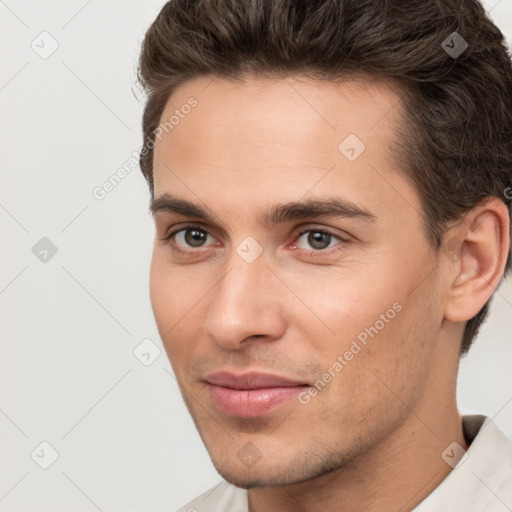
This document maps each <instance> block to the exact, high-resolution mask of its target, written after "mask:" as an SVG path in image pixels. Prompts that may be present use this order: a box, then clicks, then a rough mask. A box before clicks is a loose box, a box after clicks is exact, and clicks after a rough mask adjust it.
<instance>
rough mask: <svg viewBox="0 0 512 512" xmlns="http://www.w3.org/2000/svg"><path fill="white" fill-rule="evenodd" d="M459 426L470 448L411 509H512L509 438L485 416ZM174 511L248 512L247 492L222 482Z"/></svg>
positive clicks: (432, 511)
mask: <svg viewBox="0 0 512 512" xmlns="http://www.w3.org/2000/svg"><path fill="white" fill-rule="evenodd" d="M482 423H483V424H482ZM463 428H464V435H465V438H466V441H467V442H468V443H470V446H469V449H468V451H467V452H466V454H465V455H464V457H462V458H461V459H460V460H459V462H458V464H457V465H456V466H455V468H454V469H453V470H452V471H451V472H450V473H449V474H448V476H447V477H446V478H445V479H444V480H443V481H442V482H441V484H440V485H438V486H437V487H436V488H435V489H434V490H433V491H432V493H431V494H430V495H429V496H427V497H426V498H425V499H424V500H423V501H422V502H421V503H420V504H419V505H418V506H417V507H416V508H414V510H413V511H412V512H445V511H450V512H511V511H512V442H511V441H510V440H509V439H508V438H507V437H506V436H505V435H504V434H503V433H502V432H501V431H500V430H499V429H498V427H496V425H495V424H494V423H493V422H492V421H491V420H490V419H489V418H485V417H484V416H465V417H464V418H463ZM448 454H449V455H450V454H453V452H451V451H449V452H448ZM440 456H441V454H440ZM177 512H249V505H248V500H247V490H245V489H240V488H238V487H235V486H233V485H231V484H229V483H227V482H226V481H224V480H223V481H221V482H220V484H218V485H217V486H216V487H213V488H212V489H210V490H208V491H206V492H205V493H203V494H201V496H199V497H197V498H196V499H195V500H193V501H191V502H190V503H188V504H187V505H185V506H184V507H182V508H180V509H179V510H178V511H177Z"/></svg>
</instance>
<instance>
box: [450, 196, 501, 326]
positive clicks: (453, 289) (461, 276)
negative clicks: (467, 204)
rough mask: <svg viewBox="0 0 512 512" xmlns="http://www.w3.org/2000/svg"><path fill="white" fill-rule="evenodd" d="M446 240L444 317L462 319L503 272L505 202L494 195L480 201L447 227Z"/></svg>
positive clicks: (475, 308) (473, 312) (491, 289)
mask: <svg viewBox="0 0 512 512" xmlns="http://www.w3.org/2000/svg"><path fill="white" fill-rule="evenodd" d="M446 240H447V241H446V245H447V246H448V245H449V246H451V248H450V252H449V253H447V254H450V255H451V257H449V258H448V259H449V260H450V263H449V264H448V267H449V269H450V270H449V272H448V274H447V279H448V286H449V290H448V295H447V301H446V308H445V318H446V319H447V320H449V321H451V322H465V321H467V320H470V319H471V318H473V317H474V316H475V315H476V314H477V313H478V312H479V311H480V309H481V308H482V307H483V306H484V305H485V303H486V302H487V301H488V300H489V299H490V297H491V296H492V294H493V292H494V290H495V289H496V287H497V286H498V284H499V282H500V279H501V277H502V275H503V271H504V269H505V263H506V261H507V256H508V253H509V250H510V217H509V212H508V209H507V207H506V205H505V204H504V203H503V202H502V201H501V200H500V199H498V198H496V197H493V198H490V199H488V200H487V201H485V202H483V203H480V204H479V205H477V206H476V207H475V208H473V209H472V210H471V211H470V212H468V213H467V214H466V216H465V218H464V222H462V223H460V224H459V225H457V227H456V228H454V229H453V230H450V233H449V235H448V237H447V239H446ZM454 274H455V275H454Z"/></svg>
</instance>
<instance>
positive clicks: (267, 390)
mask: <svg viewBox="0 0 512 512" xmlns="http://www.w3.org/2000/svg"><path fill="white" fill-rule="evenodd" d="M204 380H205V382H206V384H207V386H208V391H209V394H210V398H211V400H212V401H213V403H214V405H215V406H216V407H217V408H218V409H219V410H220V411H221V412H223V413H224V414H227V415H228V416H236V417H239V418H256V417H258V416H263V415H265V414H269V413H270V412H272V411H274V410H275V409H277V408H278V407H280V406H283V405H284V404H286V403H288V402H289V401H290V400H293V399H294V398H296V397H297V395H299V394H300V393H301V392H302V391H304V389H306V388H308V387H309V384H307V383H305V382H303V381H297V380H294V379H289V378H287V377H282V376H279V375H271V374H267V373H257V372H249V373H244V374H241V375H236V374H234V373H230V372H217V373H211V374H208V375H207V376H206V377H205V379H204Z"/></svg>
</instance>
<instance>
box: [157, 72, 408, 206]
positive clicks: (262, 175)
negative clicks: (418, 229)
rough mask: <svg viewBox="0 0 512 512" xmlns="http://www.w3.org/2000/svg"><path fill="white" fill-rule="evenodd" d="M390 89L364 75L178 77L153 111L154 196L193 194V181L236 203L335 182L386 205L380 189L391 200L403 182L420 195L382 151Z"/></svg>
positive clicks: (288, 195) (359, 197) (390, 130)
mask: <svg viewBox="0 0 512 512" xmlns="http://www.w3.org/2000/svg"><path fill="white" fill-rule="evenodd" d="M395 91H396V89H393V86H392V84H390V83H385V82H383V81H379V80H375V79H371V78H367V77H358V78H357V79H347V80H345V81H343V82H340V83H333V82H327V81H315V80H308V79H304V78H300V77H294V78H283V79H275V80H269V79H246V80H245V81H243V82H235V81H231V80H226V79H222V78H219V77H201V78H197V79H194V80H190V81H188V82H185V83H184V84H182V85H181V86H180V87H178V88H177V89H176V90H175V91H174V93H173V94H172V95H171V96H170V98H169V100H168V102H167V105H166V107H165V109H164V112H163V113H162V115H161V118H160V123H161V126H164V127H165V123H166V122H167V129H165V130H162V131H161V137H160V138H159V139H158V140H157V143H156V147H155V153H154V184H155V197H158V196H159V195H160V194H163V193H166V192H171V191H172V192H173V193H176V192H178V195H180V196H182V197H185V198H187V199H192V200H194V199H197V198H195V197H194V195H195V193H192V192H191V187H192V188H193V189H194V191H196V192H197V193H198V195H201V194H207V195H208V198H209V201H210V202H211V203H213V204H214V203H215V197H216V195H219V196H220V195H225V192H226V187H227V189H228V190H229V192H230V196H231V197H236V198H239V199H240V200H241V201H243V202H244V204H248V203H250V202H251V201H253V202H257V201H258V200H259V201H260V202H261V201H267V202H270V203H275V202H277V201H292V200H297V199H298V198H299V197H301V196H304V195H305V194H310V195H311V194H312V195H315V193H318V194H325V193H326V192H327V191H328V192H329V193H332V192H333V191H336V190H338V191H340V193H343V195H344V196H345V197H349V198H351V199H353V200H355V201H357V202H359V203H360V204H362V203H364V202H365V201H369V202H370V203H373V206H374V207H377V208H378V207H379V205H380V208H381V209H382V210H385V209H386V208H389V204H386V203H387V201H386V194H387V195H388V199H389V201H395V202H396V201H397V195H396V190H397V187H398V188H404V187H406V188H408V189H409V190H404V193H406V194H407V195H408V196H409V202H410V201H412V202H413V203H416V204H418V198H417V197H416V196H415V193H414V191H413V190H410V187H409V186H408V183H406V182H405V181H404V180H403V179H402V178H401V177H400V175H399V174H398V173H397V172H396V170H397V163H396V162H394V161H393V158H392V154H391V152H390V147H391V145H392V143H393V142H394V140H395V128H396V126H397V122H399V121H400V120H401V116H402V108H403V107H402V105H401V103H400V98H399V95H398V94H397V92H395ZM190 104H194V105H195V106H194V107H193V108H189V107H188V106H187V105H190ZM171 118H172V121H173V122H172V123H169V120H171ZM262 190H263V191H265V194H262V193H261V191H262ZM223 192H224V193H223ZM217 193H218V194H217ZM258 195H259V197H258V198H257V197H256V196H258ZM203 197H204V196H203ZM257 206H261V205H260V204H258V205H257ZM402 206H403V205H402ZM409 209H410V205H409Z"/></svg>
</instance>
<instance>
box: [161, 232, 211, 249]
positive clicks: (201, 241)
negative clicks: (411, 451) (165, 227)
mask: <svg viewBox="0 0 512 512" xmlns="http://www.w3.org/2000/svg"><path fill="white" fill-rule="evenodd" d="M166 239H167V240H172V241H173V243H174V244H175V245H177V246H179V247H180V248H183V249H194V248H195V249H197V248H201V247H206V246H207V245H211V243H212V242H213V241H214V238H213V237H212V236H211V235H210V234H209V233H208V232H207V231H205V230H204V229H200V228H196V227H190V228H183V229H180V230H178V231H175V232H174V233H171V234H170V235H169V236H168V237H166Z"/></svg>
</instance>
